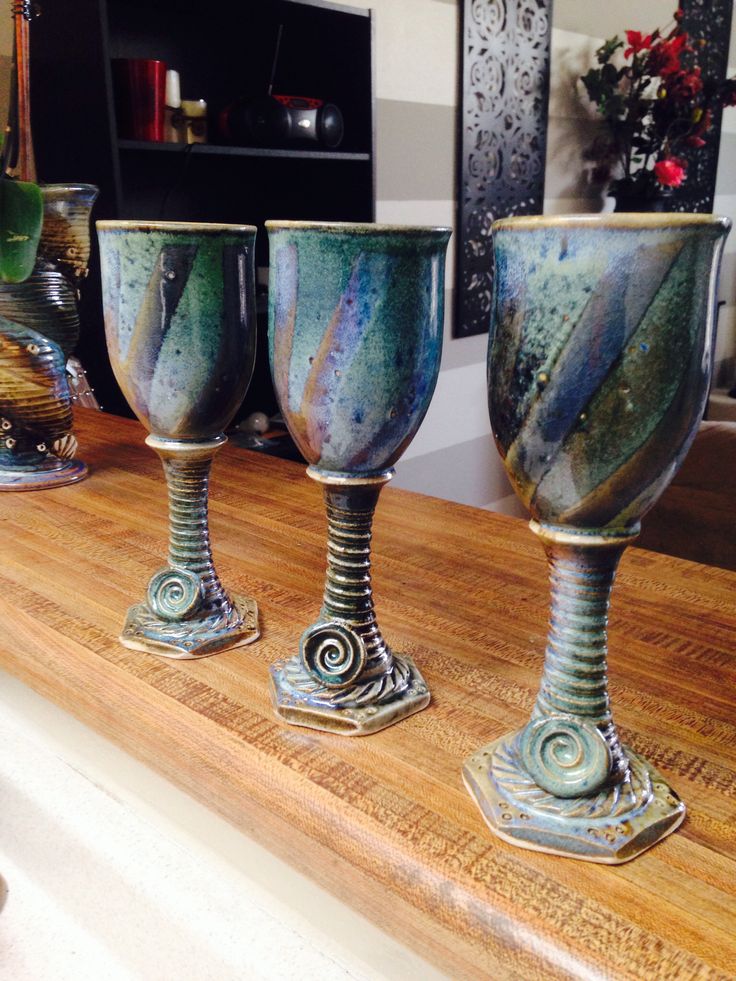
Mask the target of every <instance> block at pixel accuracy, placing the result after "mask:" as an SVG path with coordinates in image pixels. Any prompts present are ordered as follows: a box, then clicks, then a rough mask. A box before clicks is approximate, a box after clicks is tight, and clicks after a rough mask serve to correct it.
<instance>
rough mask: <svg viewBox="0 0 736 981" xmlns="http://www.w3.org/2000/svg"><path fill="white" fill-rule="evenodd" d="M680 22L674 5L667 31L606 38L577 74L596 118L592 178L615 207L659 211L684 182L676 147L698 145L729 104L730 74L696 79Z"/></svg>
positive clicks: (732, 94)
mask: <svg viewBox="0 0 736 981" xmlns="http://www.w3.org/2000/svg"><path fill="white" fill-rule="evenodd" d="M681 20H682V11H680V10H677V11H676V12H675V14H674V18H673V24H672V25H671V26H670V27H669V29H660V28H657V29H656V30H654V31H652V33H651V34H642V32H641V31H633V30H629V31H626V40H625V41H624V40H622V39H621V38H619V37H618V36H615V37H612V38H610V39H609V40H607V41H605V42H604V44H602V45H601V47H600V48H598V50H597V52H596V56H597V66H596V67H593V68H591V69H590V71H588V73H587V74H586V75H583V76H582V77H581V81H582V83H583V85H584V86H585V90H586V92H587V94H588V97H589V98H590V100H591V102H593V103H594V104H595V105H596V107H597V110H598V113H599V115H600V116H601V117H602V120H603V123H604V126H603V130H602V132H601V134H600V135H599V136H598V137H597V138H596V140H595V141H594V143H593V145H592V147H591V148H590V150H589V152H588V156H589V157H590V159H592V160H593V161H594V162H595V168H594V171H593V176H594V179H596V180H597V181H599V182H601V183H607V185H608V192H609V194H611V195H613V197H615V198H616V210H617V211H659V210H664V208H665V201H666V197H667V196H668V195H671V193H672V191H673V189H674V188H677V187H679V186H680V185H681V184H683V183H684V182H685V181H686V180H687V161H686V160H684V159H683V157H682V156H680V154H681V153H682V151H683V149H684V148H685V147H690V148H695V149H697V148H701V147H703V146H705V144H706V141H707V140H708V134H709V131H710V129H711V126H712V120H713V112H714V109H715V108H716V107H717V106H732V105H736V79H725V80H723V81H714V80H712V79H707V78H704V77H703V74H702V71H701V68H700V65H699V64H698V61H697V53H698V46H696V45H694V44H692V43H691V40H690V38H689V36H688V34H687V32H686V31H685V30H683V28H682V25H681ZM701 43H704V42H701Z"/></svg>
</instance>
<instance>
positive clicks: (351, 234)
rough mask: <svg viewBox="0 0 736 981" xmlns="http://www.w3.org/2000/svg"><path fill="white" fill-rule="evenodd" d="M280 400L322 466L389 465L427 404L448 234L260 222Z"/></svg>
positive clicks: (353, 469) (438, 338) (360, 469)
mask: <svg viewBox="0 0 736 981" xmlns="http://www.w3.org/2000/svg"><path fill="white" fill-rule="evenodd" d="M266 227H267V228H268V232H269V246H270V251H271V289H270V300H269V325H270V330H269V353H270V357H271V366H272V373H273V380H274V386H275V389H276V395H277V397H278V400H279V404H280V406H281V409H282V412H283V414H284V417H285V419H286V421H287V425H288V426H289V430H290V432H291V434H292V436H293V438H294V440H295V442H296V443H297V445H298V447H299V449H300V450H301V452H302V454H303V455H304V457H305V459H306V460H307V461H308V462H309V463H310V464H312V465H313V466H315V467H318V468H319V469H320V470H325V471H334V472H341V473H350V474H371V473H378V472H380V471H382V470H386V469H387V468H389V467H391V466H392V465H393V464H394V463H395V462H396V460H397V459H398V458H399V457H400V456H401V454H402V452H403V450H404V449H405V448H406V447H407V446H408V444H409V442H410V441H411V439H412V438H413V436H414V434H415V433H416V431H417V429H418V428H419V424H420V423H421V421H422V419H423V418H424V415H425V413H426V411H427V408H428V406H429V402H430V399H431V398H432V393H433V391H434V387H435V384H436V381H437V374H438V371H439V363H440V355H441V353H442V326H443V312H444V262H445V251H446V248H447V242H448V239H449V236H450V232H449V231H448V230H447V229H433V228H398V227H397V228H393V227H390V226H376V225H373V226H371V225H353V226H351V225H340V224H333V225H331V224H326V225H316V224H310V223H304V224H300V223H298V222H293V223H292V222H285V223H279V222H267V226H266Z"/></svg>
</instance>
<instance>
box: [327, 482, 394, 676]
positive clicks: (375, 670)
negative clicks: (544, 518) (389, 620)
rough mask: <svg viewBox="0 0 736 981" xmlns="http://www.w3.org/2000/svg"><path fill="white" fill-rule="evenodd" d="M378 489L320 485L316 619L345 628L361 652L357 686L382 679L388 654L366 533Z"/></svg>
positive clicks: (389, 661) (390, 661)
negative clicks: (322, 553) (322, 528)
mask: <svg viewBox="0 0 736 981" xmlns="http://www.w3.org/2000/svg"><path fill="white" fill-rule="evenodd" d="M381 487H382V484H369V485H367V486H366V485H352V486H347V487H345V486H336V485H332V484H325V486H324V495H325V505H326V509H327V529H328V530H327V575H326V577H325V591H324V598H323V601H322V613H321V616H322V618H323V619H325V620H332V619H336V620H341V621H344V622H347V623H349V624H350V625H351V626H352V628H353V629H354V630H355V632H356V633H357V634H359V635H360V637H361V639H362V640H363V643H364V645H365V649H366V665H365V668H364V670H363V671H362V672H361V675H360V679H361V681H368V680H370V679H371V678H373V677H376V676H378V675H382V674H387V673H388V672H389V671H391V668H392V667H393V655H392V653H391V650H390V648H389V647H388V645H387V644H386V642H385V640H384V639H383V636H382V635H381V631H380V629H379V626H378V623H377V621H376V615H375V611H374V607H373V591H372V587H371V532H372V526H373V514H374V511H375V508H376V503H377V501H378V495H379V494H380V492H381Z"/></svg>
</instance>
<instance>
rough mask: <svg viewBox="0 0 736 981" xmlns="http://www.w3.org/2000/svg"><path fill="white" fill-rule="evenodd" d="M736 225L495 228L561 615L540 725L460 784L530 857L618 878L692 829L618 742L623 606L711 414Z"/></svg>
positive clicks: (501, 363)
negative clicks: (614, 689) (659, 505)
mask: <svg viewBox="0 0 736 981" xmlns="http://www.w3.org/2000/svg"><path fill="white" fill-rule="evenodd" d="M729 227H730V224H729V222H728V221H726V220H725V219H717V218H714V217H712V216H710V215H674V214H673V215H669V214H668V215H616V216H605V217H602V216H595V217H593V216H590V217H567V218H565V217H562V218H522V219H506V220H503V221H501V222H497V223H496V225H494V233H495V254H496V274H495V295H494V309H493V325H492V331H491V337H490V344H489V360H488V386H489V404H490V411H491V423H492V426H493V432H494V435H495V438H496V442H497V444H498V447H499V450H500V451H501V455H502V456H503V458H504V463H505V466H506V469H507V472H508V473H509V476H510V477H511V479H512V482H513V483H514V486H515V488H516V491H517V493H518V494H519V497H520V498H521V499H522V500H523V501H524V503H525V504H527V506H528V507H529V509H530V510H531V512H532V516H533V519H534V520H533V521H532V529H533V530H534V531H535V532H536V534H537V535H539V537H540V539H541V540H542V543H543V545H544V548H545V551H546V553H547V559H548V563H549V570H550V585H551V604H550V620H549V630H548V634H547V645H546V649H545V656H544V671H543V674H542V680H541V684H540V689H539V694H538V696H537V700H536V703H535V706H534V709H533V712H532V718H531V720H530V721H529V723H528V724H527V725H526V726H525V727H524V728H523V729H521V730H520V731H518V732H513V733H510V734H508V735H505V736H502V737H501V738H500V739H496V740H495V741H494V742H492V743H489V744H488V745H487V746H484V747H482V748H481V749H480V750H478V751H477V752H476V753H474V754H473V755H472V756H471V757H470V758H469V759H468V760H467V761H466V763H465V767H464V769H463V776H464V779H465V783H466V785H467V787H468V789H469V791H470V793H471V794H472V796H473V797H474V798H475V800H476V803H477V804H478V806H479V807H480V809H481V811H482V812H483V815H484V816H485V818H486V821H487V822H488V824H489V826H490V827H491V829H492V830H493V831H494V832H495V833H496V834H497V835H499V836H500V837H501V838H504V839H506V840H508V841H511V842H514V843H516V844H518V845H521V846H522V847H525V848H533V849H538V850H540V851H549V852H553V853H556V854H563V855H570V856H574V857H576V858H583V859H586V860H589V861H594V862H605V863H610V864H616V863H620V862H625V861H628V860H629V859H631V858H634V857H635V856H636V855H638V854H639V853H640V852H642V851H644V850H645V849H646V848H649V847H650V846H651V845H653V844H654V843H656V842H657V841H659V840H660V839H661V838H663V837H664V836H665V835H667V834H669V833H670V832H672V831H674V830H675V828H677V827H678V825H679V824H680V823H681V822H682V820H683V818H684V816H685V806H684V804H683V803H682V802H681V801H680V800H679V798H678V797H677V795H676V794H675V793H674V791H672V790H671V789H670V787H669V786H668V785H667V784H666V782H665V781H664V779H663V778H662V776H661V775H660V774H659V773H658V772H657V771H656V770H655V769H654V768H653V767H652V766H651V764H650V763H648V762H647V761H646V760H644V759H642V758H641V757H640V756H638V755H637V754H636V753H632V752H631V750H629V749H627V748H626V747H625V746H623V745H621V743H620V741H619V738H618V734H617V732H616V728H615V725H614V722H613V717H612V714H611V708H610V703H609V696H608V669H607V652H608V647H607V645H608V636H607V626H608V606H609V601H610V595H611V589H612V587H613V582H614V577H615V574H616V568H617V565H618V562H619V559H620V557H621V555H622V553H623V551H624V549H625V548H626V547H627V545H628V544H629V543H630V542H631V541H632V540H633V539H634V538H635V537H636V535H637V533H638V529H639V521H640V518H641V517H642V515H643V514H644V513H645V512H646V511H647V509H648V508H649V507H651V506H652V504H653V503H654V502H655V501H656V499H657V497H658V496H659V494H660V493H661V492H662V490H664V488H665V487H666V485H667V484H668V483H669V481H670V480H671V479H672V476H673V474H674V473H675V471H676V469H677V467H678V466H679V464H680V462H681V461H682V459H683V457H684V455H685V453H686V452H687V449H688V446H689V445H690V442H691V440H692V438H693V436H694V433H695V431H696V429H697V425H698V422H699V420H700V419H701V418H702V414H703V407H704V402H705V398H706V395H707V391H708V382H709V379H710V367H711V348H712V343H713V328H714V321H715V312H716V308H715V303H716V294H717V290H716V286H717V276H718V267H719V261H720V256H721V252H722V249H723V243H724V240H725V237H726V235H727V233H728V229H729Z"/></svg>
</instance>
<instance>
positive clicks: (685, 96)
mask: <svg viewBox="0 0 736 981" xmlns="http://www.w3.org/2000/svg"><path fill="white" fill-rule="evenodd" d="M668 86H669V92H670V95H671V96H672V98H673V99H674V100H675V101H676V102H691V101H692V100H693V99H694V98H695V96H696V95H698V93H699V92H702V91H703V79H702V78H701V77H700V68H699V67H698V66H697V65H696V67H695V68H693V70H692V71H689V72H688V71H679V72H677V73H676V74H675V75H673V76H672V77H671V78H670V79H669V82H668Z"/></svg>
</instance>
